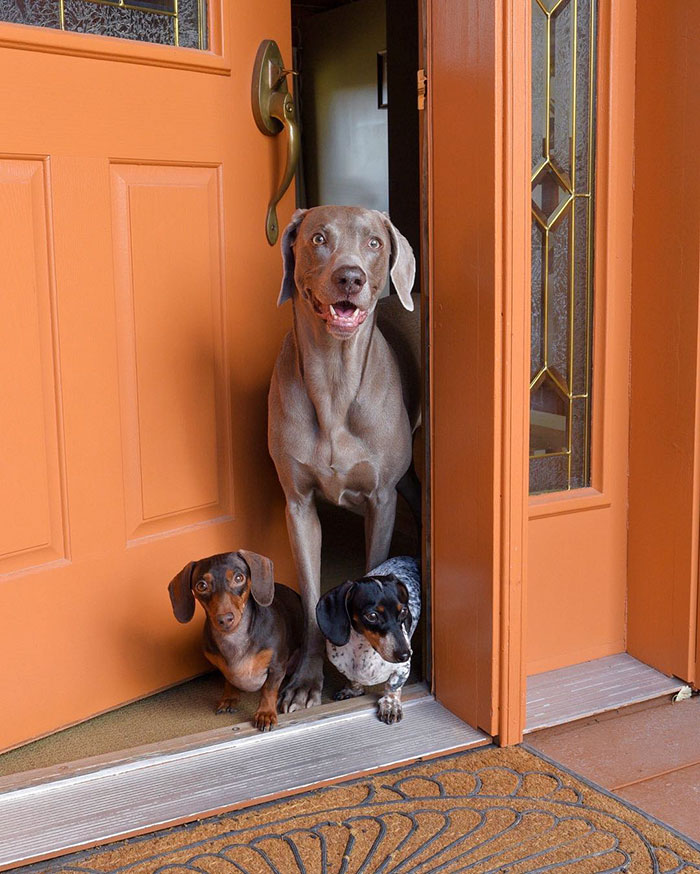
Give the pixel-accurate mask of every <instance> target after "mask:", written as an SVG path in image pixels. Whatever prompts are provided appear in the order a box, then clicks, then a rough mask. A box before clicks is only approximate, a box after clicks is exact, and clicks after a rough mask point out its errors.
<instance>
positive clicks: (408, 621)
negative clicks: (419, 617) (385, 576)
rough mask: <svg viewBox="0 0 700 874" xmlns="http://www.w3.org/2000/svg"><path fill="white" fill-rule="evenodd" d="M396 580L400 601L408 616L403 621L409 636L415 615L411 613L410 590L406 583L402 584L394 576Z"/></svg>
mask: <svg viewBox="0 0 700 874" xmlns="http://www.w3.org/2000/svg"><path fill="white" fill-rule="evenodd" d="M392 576H393V577H394V579H395V580H396V589H397V591H398V593H399V600H400V601H401V603H402V604H403V605H404V607H405V608H406V612H407V614H408V615H407V616H406V618H405V619H404V621H403V624H404V626H405V627H406V634H409V633H410V631H411V626H412V625H413V614H412V613H411V608H410V606H409V596H408V588H407V586H406V584H405V583H402V582H401V580H400V579H399V578H398V577H397V576H394V574H392Z"/></svg>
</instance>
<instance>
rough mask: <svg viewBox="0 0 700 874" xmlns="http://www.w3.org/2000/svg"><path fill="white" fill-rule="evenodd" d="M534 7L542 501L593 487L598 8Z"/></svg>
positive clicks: (557, 3) (536, 442)
mask: <svg viewBox="0 0 700 874" xmlns="http://www.w3.org/2000/svg"><path fill="white" fill-rule="evenodd" d="M530 2H532V4H533V5H532V10H533V12H532V68H533V69H532V82H533V85H532V121H533V134H532V149H533V153H532V167H533V171H532V279H531V282H532V316H531V331H532V335H531V366H530V379H531V382H530V397H531V402H530V493H531V494H534V493H538V492H546V491H561V490H568V489H575V488H581V487H583V486H587V485H589V484H590V431H591V428H590V416H591V373H592V360H591V358H592V356H591V348H592V333H593V332H592V313H593V301H592V272H593V245H592V240H593V236H592V235H593V189H594V181H593V161H594V127H595V121H594V112H595V88H594V75H595V69H594V65H595V58H594V55H595V42H596V37H595V17H596V8H595V0H530Z"/></svg>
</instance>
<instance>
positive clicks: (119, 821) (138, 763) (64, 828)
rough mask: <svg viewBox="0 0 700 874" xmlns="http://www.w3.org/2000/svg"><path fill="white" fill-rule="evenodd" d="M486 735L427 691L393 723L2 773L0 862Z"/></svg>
mask: <svg viewBox="0 0 700 874" xmlns="http://www.w3.org/2000/svg"><path fill="white" fill-rule="evenodd" d="M490 740H491V739H490V738H489V737H488V736H487V735H485V734H484V733H483V732H480V731H477V730H476V729H473V728H471V727H470V726H468V725H467V724H466V723H464V722H462V721H461V720H460V719H458V718H457V717H456V716H454V715H453V714H452V713H450V712H449V711H448V710H446V709H445V708H444V707H442V706H441V705H440V704H438V703H437V701H435V699H434V698H433V697H432V696H431V695H427V694H426V695H424V696H423V697H417V698H413V699H411V700H408V701H406V702H405V704H404V719H403V721H402V722H400V723H399V724H398V725H393V726H387V725H384V724H383V723H381V722H379V720H378V719H377V718H376V715H375V708H374V706H369V707H364V708H363V709H361V710H353V711H348V712H341V713H337V712H335V714H334V715H332V716H326V717H325V718H321V719H318V720H313V721H311V720H309V719H308V718H307V719H306V720H296V721H294V720H289V722H287V724H282V725H281V727H280V728H278V729H277V730H276V731H274V732H272V733H271V734H266V735H261V734H260V733H257V732H256V733H248V734H246V735H245V736H238V737H235V738H231V739H228V740H225V741H222V742H219V743H214V744H212V743H210V744H208V745H206V746H199V747H187V746H186V745H185V746H184V747H183V748H182V749H178V750H176V751H174V752H170V753H167V754H162V755H150V756H145V757H141V758H132V759H131V760H127V759H126V758H124V759H123V760H122V761H120V762H118V763H116V764H110V765H106V766H104V767H100V768H98V769H97V770H90V769H89V768H86V769H85V770H83V771H82V772H78V773H73V774H72V775H71V776H68V777H58V778H56V779H51V780H49V781H48V782H47V781H43V782H32V781H31V780H30V781H28V785H24V786H16V785H15V787H14V788H13V783H12V780H3V781H1V782H0V790H3V789H4V791H0V870H4V869H6V868H10V867H13V866H15V865H21V864H27V863H29V862H32V861H39V860H41V859H46V858H50V857H52V856H57V855H61V854H62V853H66V852H69V851H71V850H77V849H81V848H85V847H89V846H94V845H96V844H101V843H106V842H108V841H113V840H117V839H119V838H123V837H127V836H130V835H135V834H139V833H143V832H149V831H153V830H156V829H160V828H164V827H167V826H171V825H175V824H177V823H182V822H187V821H190V820H194V819H200V818H201V817H203V816H207V815H209V814H214V813H218V812H221V811H224V810H229V809H234V808H236V807H242V806H246V805H250V804H252V803H257V802H259V801H264V800H271V799H272V798H277V797H280V796H281V795H286V794H290V793H293V792H298V791H301V790H303V789H307V788H309V787H311V786H313V785H315V784H318V783H328V782H333V781H335V780H338V779H341V778H343V777H349V776H353V775H361V774H366V773H368V772H371V771H376V770H381V769H384V768H389V767H392V766H396V765H400V764H403V763H406V762H410V761H414V760H416V759H418V758H422V757H426V756H434V755H439V754H441V753H447V752H450V751H454V750H460V749H466V748H468V747H473V746H481V745H483V744H486V743H489V742H490Z"/></svg>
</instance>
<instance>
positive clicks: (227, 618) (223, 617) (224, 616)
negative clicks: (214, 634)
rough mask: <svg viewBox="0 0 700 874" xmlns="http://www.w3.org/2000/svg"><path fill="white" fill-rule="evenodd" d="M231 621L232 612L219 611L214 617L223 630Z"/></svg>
mask: <svg viewBox="0 0 700 874" xmlns="http://www.w3.org/2000/svg"><path fill="white" fill-rule="evenodd" d="M232 622H233V613H219V614H218V616H217V617H216V624H217V625H218V626H219V628H221V629H223V630H224V631H225V630H226V629H227V628H228V627H229V626H230V625H231V623H232Z"/></svg>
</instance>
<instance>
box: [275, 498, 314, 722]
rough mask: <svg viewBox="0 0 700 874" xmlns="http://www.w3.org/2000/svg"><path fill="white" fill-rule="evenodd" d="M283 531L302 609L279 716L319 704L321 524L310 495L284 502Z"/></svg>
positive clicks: (281, 698)
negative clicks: (294, 655) (300, 634)
mask: <svg viewBox="0 0 700 874" xmlns="http://www.w3.org/2000/svg"><path fill="white" fill-rule="evenodd" d="M286 517H287V531H288V533H289V542H290V544H291V547H292V555H293V557H294V564H295V566H296V571H297V579H298V580H299V588H300V589H301V600H302V604H303V607H304V639H303V642H302V647H301V653H300V656H299V662H298V664H297V666H296V668H295V670H294V673H293V674H292V676H291V677H290V679H289V682H288V683H287V685H286V686H285V687H284V690H283V691H282V694H281V696H280V710H281V712H282V713H292V712H293V711H295V710H302V709H303V708H305V707H314V706H315V705H316V704H320V703H321V688H322V686H323V650H324V639H323V635H322V634H321V632H320V631H319V629H318V625H317V624H316V604H317V603H318V599H319V598H320V597H321V523H320V522H319V519H318V513H317V512H316V503H315V501H314V497H313V494H311V493H310V494H308V495H305V496H303V497H299V498H295V499H293V500H289V499H288V500H287V508H286Z"/></svg>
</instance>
